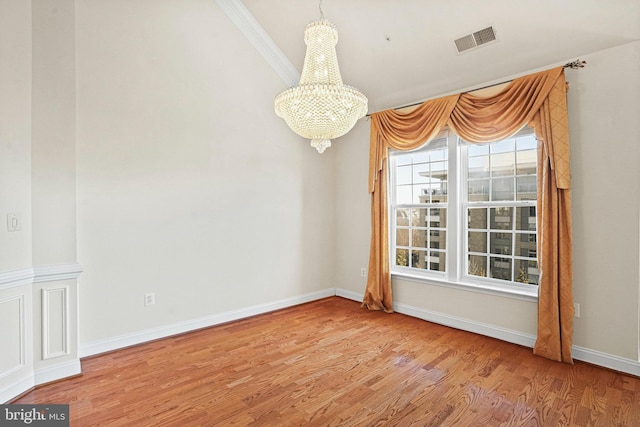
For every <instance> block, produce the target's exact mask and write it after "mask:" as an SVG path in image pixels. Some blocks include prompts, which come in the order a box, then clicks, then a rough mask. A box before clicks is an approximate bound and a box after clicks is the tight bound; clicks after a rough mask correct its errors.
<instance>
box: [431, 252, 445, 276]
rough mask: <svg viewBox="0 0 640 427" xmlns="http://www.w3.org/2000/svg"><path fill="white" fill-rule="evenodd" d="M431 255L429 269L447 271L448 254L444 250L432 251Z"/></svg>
mask: <svg viewBox="0 0 640 427" xmlns="http://www.w3.org/2000/svg"><path fill="white" fill-rule="evenodd" d="M430 255H431V256H430V257H429V269H430V270H433V271H446V268H445V267H446V254H445V253H444V252H434V251H431V253H430Z"/></svg>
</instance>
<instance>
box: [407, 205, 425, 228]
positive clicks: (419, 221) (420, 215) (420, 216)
mask: <svg viewBox="0 0 640 427" xmlns="http://www.w3.org/2000/svg"><path fill="white" fill-rule="evenodd" d="M428 212H429V209H427V208H412V209H411V225H412V226H414V227H426V226H428V225H429V220H428V217H427V213H428Z"/></svg>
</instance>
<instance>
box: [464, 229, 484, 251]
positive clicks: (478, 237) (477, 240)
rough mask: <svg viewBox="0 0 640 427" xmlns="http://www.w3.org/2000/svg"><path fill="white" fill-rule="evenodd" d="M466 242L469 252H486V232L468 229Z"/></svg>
mask: <svg viewBox="0 0 640 427" xmlns="http://www.w3.org/2000/svg"><path fill="white" fill-rule="evenodd" d="M468 243H469V245H468V246H469V252H483V253H487V233H483V232H480V231H470V232H469V242H468Z"/></svg>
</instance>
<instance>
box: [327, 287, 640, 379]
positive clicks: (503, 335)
mask: <svg viewBox="0 0 640 427" xmlns="http://www.w3.org/2000/svg"><path fill="white" fill-rule="evenodd" d="M336 295H337V296H340V297H343V298H348V299H351V300H354V301H362V299H363V295H362V294H359V293H357V292H352V291H348V290H346V289H340V288H338V289H336ZM393 309H394V310H395V311H396V312H398V313H401V314H406V315H407V316H412V317H417V318H418V319H422V320H426V321H428V322H433V323H437V324H439V325H444V326H449V327H452V328H456V329H461V330H463V331H467V332H473V333H476V334H480V335H485V336H488V337H492V338H496V339H499V340H502V341H506V342H510V343H513V344H518V345H522V346H525V347H529V348H533V346H534V345H535V342H536V337H535V336H533V335H530V334H524V333H522V332H518V331H514V330H510V329H505V328H501V327H498V326H495V325H489V324H486V323H480V322H475V321H473V320H469V319H464V318H461V317H456V316H451V315H448V314H444V313H439V312H436V311H431V310H427V309H424V308H421V307H415V306H412V305H409V304H402V303H394V304H393ZM572 355H573V358H574V359H576V360H580V361H583V362H587V363H591V364H593V365H597V366H601V367H604V368H609V369H613V370H615V371H619V372H624V373H627V374H631V375H635V376H640V362H638V361H635V360H631V359H626V358H623V357H619V356H615V355H612V354H607V353H602V352H600V351H596V350H591V349H588V348H584V347H580V346H576V345H574V346H573V347H572Z"/></svg>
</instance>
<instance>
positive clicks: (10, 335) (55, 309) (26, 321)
mask: <svg viewBox="0 0 640 427" xmlns="http://www.w3.org/2000/svg"><path fill="white" fill-rule="evenodd" d="M81 272H82V267H81V266H80V265H78V264H69V265H54V266H36V267H29V268H25V269H22V270H14V271H4V272H2V271H0V403H5V402H8V401H10V400H11V399H13V398H15V397H16V396H18V395H19V394H21V393H23V392H25V391H27V390H29V389H30V388H32V387H34V386H36V385H38V384H43V383H46V382H50V381H55V380H59V379H61V378H65V377H68V376H72V375H76V374H79V373H80V372H81V365H80V359H79V358H78V316H77V313H78V285H77V280H76V279H77V278H78V276H79V275H80V273H81Z"/></svg>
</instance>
